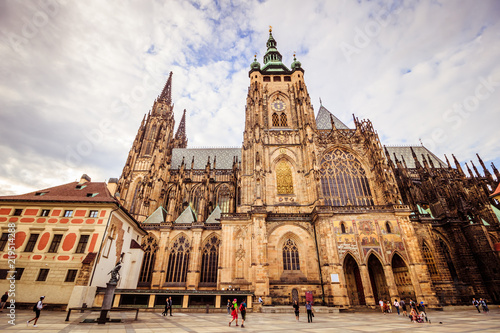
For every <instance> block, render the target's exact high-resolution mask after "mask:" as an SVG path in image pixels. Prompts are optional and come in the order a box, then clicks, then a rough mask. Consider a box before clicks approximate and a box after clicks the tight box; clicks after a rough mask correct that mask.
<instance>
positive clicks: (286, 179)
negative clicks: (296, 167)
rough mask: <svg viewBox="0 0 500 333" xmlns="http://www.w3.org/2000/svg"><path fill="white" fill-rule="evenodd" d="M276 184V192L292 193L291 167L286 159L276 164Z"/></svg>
mask: <svg viewBox="0 0 500 333" xmlns="http://www.w3.org/2000/svg"><path fill="white" fill-rule="evenodd" d="M276 184H277V188H278V194H293V179H292V168H290V164H289V163H288V162H286V161H280V162H278V164H277V165H276Z"/></svg>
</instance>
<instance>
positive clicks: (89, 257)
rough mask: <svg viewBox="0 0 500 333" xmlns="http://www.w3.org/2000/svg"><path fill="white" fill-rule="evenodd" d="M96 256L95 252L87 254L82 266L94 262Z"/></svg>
mask: <svg viewBox="0 0 500 333" xmlns="http://www.w3.org/2000/svg"><path fill="white" fill-rule="evenodd" d="M96 256H97V253H95V252H89V253H88V254H87V256H86V257H85V259H83V261H82V264H91V263H92V261H94V259H95V257H96Z"/></svg>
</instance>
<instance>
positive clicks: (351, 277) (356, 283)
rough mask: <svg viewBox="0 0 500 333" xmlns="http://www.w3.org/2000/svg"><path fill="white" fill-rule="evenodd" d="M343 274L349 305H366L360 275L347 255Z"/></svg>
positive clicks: (351, 258) (355, 264) (350, 257)
mask: <svg viewBox="0 0 500 333" xmlns="http://www.w3.org/2000/svg"><path fill="white" fill-rule="evenodd" d="M344 274H345V280H346V284H347V296H348V297H349V304H350V305H366V302H365V293H364V290H363V283H362V281H361V274H360V273H359V267H358V264H357V263H356V260H354V258H353V257H352V256H351V255H350V254H347V255H346V257H345V259H344Z"/></svg>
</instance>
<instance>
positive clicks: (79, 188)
mask: <svg viewBox="0 0 500 333" xmlns="http://www.w3.org/2000/svg"><path fill="white" fill-rule="evenodd" d="M86 187H87V185H83V184H78V185H76V187H75V188H76V189H77V190H81V189H84V188H86Z"/></svg>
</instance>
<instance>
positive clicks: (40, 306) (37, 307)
mask: <svg viewBox="0 0 500 333" xmlns="http://www.w3.org/2000/svg"><path fill="white" fill-rule="evenodd" d="M44 299H45V296H42V297H40V300H39V301H38V302H37V303H36V304H35V306H33V312H35V317H34V318H31V319H30V320H28V321H27V322H26V326H29V325H30V323H31V322H32V321H33V320H34V321H35V323H34V324H33V327H37V326H36V323H37V321H38V318H40V311H42V309H43V307H44V306H45V305H44V304H43V300H44Z"/></svg>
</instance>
